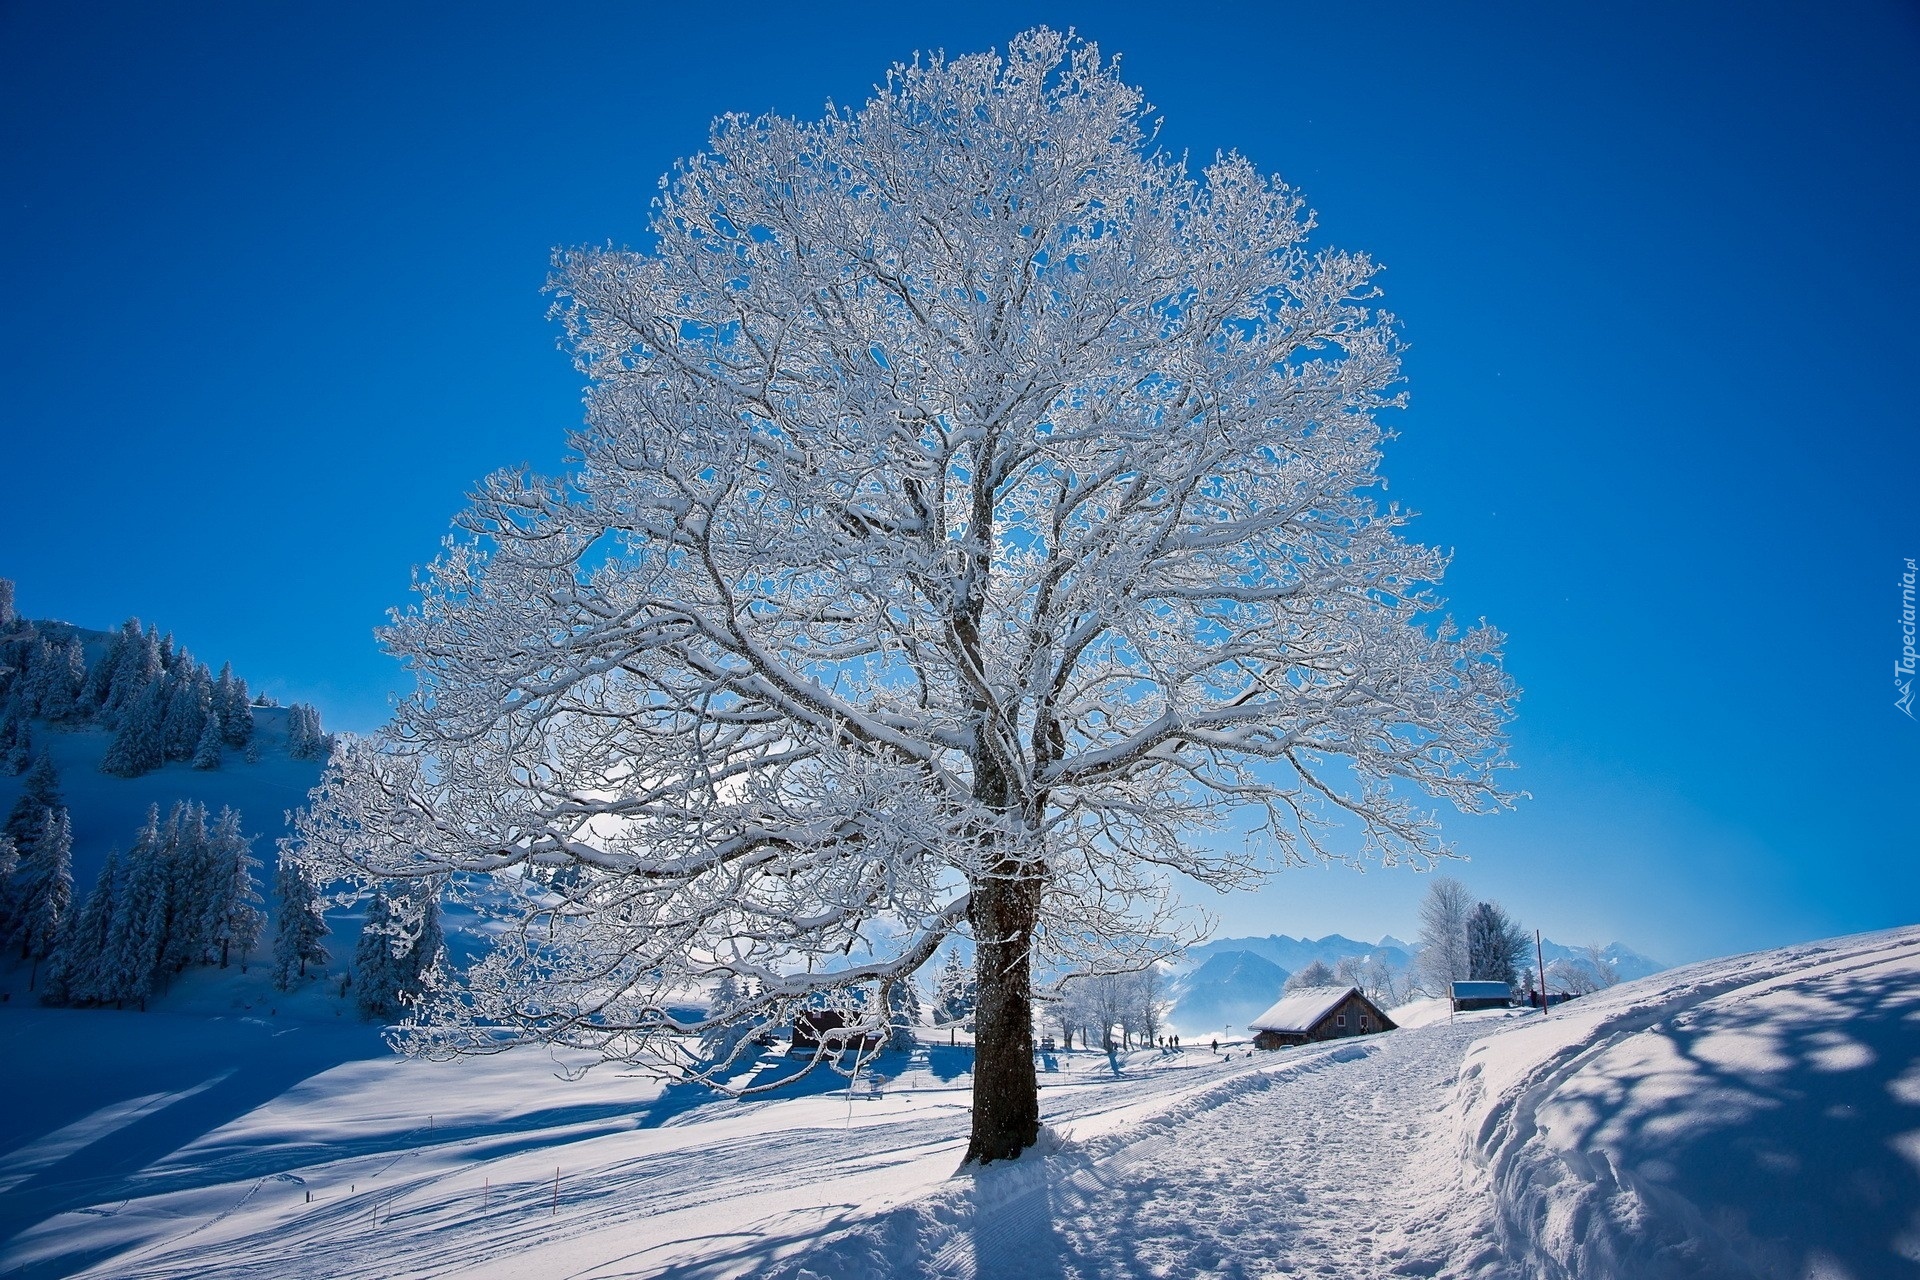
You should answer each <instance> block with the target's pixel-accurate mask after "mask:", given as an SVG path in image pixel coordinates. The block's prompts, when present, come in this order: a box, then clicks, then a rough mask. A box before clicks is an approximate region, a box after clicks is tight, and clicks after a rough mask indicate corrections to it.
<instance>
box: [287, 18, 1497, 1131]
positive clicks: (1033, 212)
mask: <svg viewBox="0 0 1920 1280" xmlns="http://www.w3.org/2000/svg"><path fill="white" fill-rule="evenodd" d="M1146 110H1147V108H1146V106H1145V103H1144V101H1143V99H1142V97H1141V96H1140V94H1139V92H1138V91H1137V90H1135V89H1133V88H1131V87H1130V86H1128V85H1127V84H1126V83H1125V82H1123V81H1122V80H1121V79H1120V77H1119V75H1118V71H1117V68H1116V67H1115V65H1114V64H1113V63H1111V62H1110V61H1104V60H1102V58H1101V57H1100V56H1099V54H1098V52H1097V51H1096V50H1095V48H1094V47H1093V46H1092V45H1090V44H1087V43H1084V42H1081V41H1077V40H1075V39H1073V38H1071V37H1066V36H1062V35H1059V34H1057V33H1054V32H1051V31H1046V30H1037V31H1033V32H1029V33H1027V34H1025V35H1022V36H1020V37H1018V38H1017V39H1015V40H1014V41H1013V42H1012V43H1011V44H1010V46H1009V48H1008V50H1007V52H1006V54H1005V56H1004V57H1001V56H997V55H982V56H973V57H964V58H958V59H953V60H947V59H944V58H940V57H933V58H925V59H922V60H920V61H918V62H916V63H915V64H913V65H911V66H899V67H896V68H895V69H894V70H893V72H892V73H891V74H890V75H889V76H888V77H887V80H886V82H885V84H884V85H883V86H882V87H881V88H880V89H878V90H877V91H876V93H875V95H874V96H873V98H872V99H871V100H870V101H869V102H868V103H866V105H865V106H863V107H861V108H858V109H839V108H835V109H833V110H831V111H830V112H829V113H828V114H827V115H826V116H825V118H823V119H819V120H812V121H803V120H792V119H785V118H780V117H773V116H767V117H760V118H753V119H750V118H746V117H743V116H728V117H725V118H723V119H721V120H720V121H719V122H718V123H717V125H716V126H715V129H714V132H713V136H712V142H711V148H710V150H708V151H707V152H705V153H704V154H701V155H698V156H695V157H694V158H692V159H690V160H688V161H686V162H684V163H683V164H681V165H680V166H679V167H678V168H677V169H676V170H675V171H674V173H673V174H672V175H671V176H670V177H669V179H668V180H667V181H666V182H665V183H664V184H663V190H662V193H661V195H660V197H659V200H658V202H657V205H656V207H655V211H654V215H653V218H652V223H651V237H650V239H649V242H648V244H647V245H646V246H645V247H643V248H641V249H637V250H624V249H613V248H591V249H580V250H574V251H568V252H562V253H560V254H558V255H557V257H556V268H555V274H554V279H553V288H554V290H555V292H556V293H557V294H558V295H559V297H560V299H561V301H560V303H559V306H558V310H559V312H560V314H561V315H562V317H563V319H564V322H565V326H566V332H567V334H568V337H569V341H570V343H571V346H572V350H573V352H574V354H575V357H576V360H577V362H578V365H579V368H580V369H581V370H582V372H583V373H584V374H585V375H586V377H587V378H588V379H589V381H590V384H591V389H590V393H589V407H588V413H587V419H586V423H585V426H584V427H583V428H582V429H581V430H580V431H579V432H577V434H576V435H575V436H574V438H573V441H572V445H573V450H574V452H575V454H576V455H577V465H575V466H574V468H573V469H572V470H571V471H570V472H569V473H568V474H566V475H564V476H562V477H559V478H555V479H545V478H538V477H534V476H531V475H528V474H524V473H521V472H503V473H501V474H497V475H495V476H493V477H492V478H490V479H489V480H487V481H486V482H485V483H484V484H483V485H482V486H481V487H480V489H479V491H478V493H477V494H476V496H475V498H474V500H473V503H472V506H471V507H470V509H469V510H468V511H467V513H466V514H465V515H464V516H463V517H461V519H460V520H459V522H458V529H459V534H458V536H457V537H455V538H453V539H450V540H449V542H448V545H447V547H446V549H445V551H444V552H443V554H442V555H441V556H440V557H439V558H438V559H437V560H436V561H435V562H434V563H433V564H432V565H430V566H429V567H428V568H427V569H425V570H424V571H423V573H422V574H421V578H420V584H419V590H420V601H419V605H418V607H417V609H415V610H414V611H411V612H409V613H407V614H405V615H403V616H399V617H397V618H396V620H395V622H394V624H393V625H392V626H391V627H390V628H389V629H388V630H387V631H386V632H385V642H386V644H387V646H388V647H389V649H390V651H391V652H393V653H394V654H396V655H398V656H399V657H400V658H401V659H402V660H403V661H405V662H406V663H407V664H409V665H410V666H411V667H412V669H413V670H414V672H415V674H416V676H417V680H418V688H417V691H416V693H415V694H414V695H413V696H412V697H411V698H410V699H409V700H408V701H406V702H405V703H404V704H403V705H402V706H401V707H400V709H399V711H398V712H397V714H396V718H395V721H394V723H393V725H392V726H391V728H390V729H389V730H388V731H387V732H386V733H385V734H384V735H382V736H381V737H380V738H378V739H376V740H366V741H361V742H358V743H354V744H351V745H349V746H347V747H346V748H345V749H344V750H342V751H341V752H338V753H336V755H335V757H334V759H333V762H332V764H331V766H330V768H329V770H328V772H327V774H326V776H325V778H324V779H323V783H322V791H321V793H320V794H319V796H318V797H317V802H316V804H315V805H314V807H313V809H312V811H311V813H310V814H309V815H308V816H307V817H306V818H305V819H304V820H303V821H302V822H301V824H300V828H299V831H298V842H299V844H300V845H301V846H302V847H304V849H305V850H306V851H307V853H308V855H309V856H310V857H311V858H312V859H314V860H315V861H316V863H317V864H319V865H321V866H323V867H324V869H325V873H326V874H327V875H329V876H334V875H342V874H344V875H347V876H350V877H354V878H355V879H357V881H358V882H359V884H360V887H361V888H362V889H363V890H364V889H367V888H369V887H371V885H373V884H375V883H378V882H382V881H391V880H396V879H399V880H409V879H411V880H419V879H436V880H441V881H450V882H451V883H450V884H449V885H448V888H449V890H450V891H451V892H454V893H456V894H467V895H470V897H471V900H472V901H473V903H474V905H475V906H476V907H477V908H480V909H482V910H491V911H497V912H501V913H504V914H506V915H507V916H509V917H510V918H511V919H510V923H511V926H512V927H508V928H504V929H501V930H499V931H498V932H497V933H496V937H497V938H498V941H497V943H496V944H495V945H494V947H493V949H492V950H491V951H490V953H489V954H488V955H486V956H485V957H484V958H483V959H482V960H480V961H478V962H477V963H476V964H475V965H474V966H472V967H471V968H470V969H469V970H468V971H467V972H466V974H465V975H464V979H463V980H462V981H460V982H455V983H451V984H449V985H448V986H446V987H445V988H442V989H441V990H440V991H439V993H438V996H437V999H436V1000H434V1001H430V1002H429V1004H428V1005H427V1006H426V1007H424V1008H423V1009H422V1010H421V1012H420V1015H419V1018H418V1020H417V1023H416V1025H415V1026H414V1027H413V1029H412V1032H411V1035H412V1040H411V1044H412V1046H413V1047H414V1048H416V1049H418V1050H422V1051H426V1052H462V1051H486V1050H489V1049H492V1048H496V1047H498V1046H501V1045H503V1044H505V1043H507V1042H509V1041H510V1040H511V1039H512V1038H514V1037H513V1035H512V1033H514V1032H517V1033H519V1035H520V1036H522V1037H535V1038H545V1039H549V1040H554V1041H561V1042H565V1043H570V1044H578V1045H585V1046H588V1047H591V1048H595V1049H598V1050H600V1051H602V1052H603V1053H605V1054H608V1055H610V1056H614V1057H618V1058H621V1059H624V1060H626V1061H629V1062H637V1063H647V1062H651V1063H654V1064H656V1065H657V1066H658V1067H659V1069H661V1070H677V1069H679V1068H680V1066H681V1064H682V1063H683V1062H684V1061H685V1058H686V1056H687V1055H685V1054H684V1053H682V1052H681V1050H680V1049H679V1047H678V1046H679V1045H680V1044H681V1043H682V1038H683V1037H685V1036H687V1035H698V1034H699V1033H701V1032H702V1031H703V1030H704V1029H705V1026H704V1024H703V1023H702V1022H700V1021H698V1020H690V1019H689V1018H687V1017H686V1016H684V1015H682V1014H678V1013H676V1012H675V1011H674V1009H675V1007H676V1006H678V1007H684V1002H683V1001H681V1000H680V999H679V995H680V993H683V992H685V991H686V990H688V989H689V988H690V987H691V986H693V984H695V983H703V984H704V983H711V982H713V981H714V980H716V979H718V978H719V977H721V976H723V975H725V974H728V973H732V974H734V975H736V976H738V977H741V978H745V979H750V980H751V982H752V989H753V991H754V996H753V997H752V998H751V999H750V1000H748V1001H746V1002H745V1003H744V1005H743V1006H741V1007H737V1008H735V1009H734V1010H732V1011H731V1013H732V1016H739V1017H752V1016H761V1017H764V1016H767V1015H768V1014H769V1013H771V1012H776V1011H784V1010H790V1009H792V1008H794V1007H795V1006H796V1005H797V1004H798V1003H799V1002H800V1001H803V1000H806V999H809V998H812V997H815V996H817V995H818V994H819V993H820V992H821V991H822V990H824V989H832V988H848V987H853V986H864V987H866V988H868V989H869V990H872V989H874V988H876V987H878V986H879V985H882V984H884V983H885V982H887V981H889V980H892V979H895V978H899V977H902V976H904V975H906V974H908V973H911V972H913V971H914V970H915V969H916V968H918V967H919V966H921V965H922V964H923V963H924V962H925V961H926V960H927V959H928V958H929V957H930V956H932V955H933V954H934V953H935V951H936V950H937V949H938V948H939V947H940V946H941V944H942V942H943V941H944V940H945V939H947V938H948V937H949V936H951V935H953V934H955V933H957V932H960V931H965V932H967V933H969V934H970V935H971V938H972V941H973V945H974V953H975V957H976V968H977V972H978V988H979V1005H978V1008H977V1010H976V1015H975V1016H976V1026H977V1034H978V1039H977V1055H978V1056H977V1061H976V1073H975V1076H974V1080H975V1105H974V1110H973V1133H972V1141H971V1145H970V1147H969V1158H970V1159H972V1160H977V1161H987V1160H992V1159H998V1158H1002V1157H1009V1156H1013V1155H1016V1154H1018V1153H1019V1152H1020V1151H1021V1150H1023V1149H1024V1148H1025V1147H1027V1146H1028V1145H1029V1144H1031V1143H1032V1142H1033V1141H1034V1140H1035V1138H1036V1136H1037V1134H1038V1128H1039V1109H1038V1101H1037V1094H1036V1092H1035V1076H1034V1066H1033V1059H1032V1056H1031V1053H1030V1049H1031V1045H1032V1000H1031V997H1032V988H1033V979H1034V975H1035V973H1036V971H1037V970H1038V969H1039V967H1040V966H1043V965H1044V966H1046V967H1047V971H1050V972H1055V973H1058V972H1073V971H1079V972H1093V971H1113V970H1115V969H1119V968H1128V967H1130V968H1134V969H1137V968H1139V967H1141V966H1142V965H1144V964H1145V963H1147V962H1149V961H1150V960H1151V959H1152V957H1153V956H1154V955H1155V954H1158V949H1157V947H1156V945H1155V943H1154V942H1153V939H1155V938H1156V937H1162V936H1164V935H1165V934H1166V933H1167V931H1168V930H1169V927H1170V925H1169V919H1168V912H1169V911H1170V910H1171V907H1172V898H1171V891H1170V889H1169V887H1168V885H1169V881H1168V875H1169V873H1172V872H1179V873H1182V874H1184V875H1186V876H1188V877H1191V878H1193V879H1195V880H1198V881H1199V882H1201V883H1203V884H1207V885H1212V886H1216V887H1229V886H1238V885H1243V884H1246V883H1249V882H1250V880H1251V879H1252V878H1253V877H1254V876H1255V875H1256V874H1257V872H1258V870H1259V869H1260V867H1261V865H1263V863H1265V862H1266V861H1268V860H1269V859H1271V858H1272V857H1273V856H1274V855H1277V856H1278V858H1279V859H1280V860H1283V861H1293V860H1302V859H1306V858H1309V857H1312V856H1315V855H1318V854H1322V853H1328V852H1338V853H1349V852H1351V849H1350V847H1348V846H1345V845H1340V844H1339V843H1338V842H1337V841H1333V840H1330V839H1329V837H1328V831H1329V826H1328V824H1329V822H1330V820H1331V819H1332V818H1334V817H1336V816H1345V817H1348V818H1351V819H1352V820H1353V829H1355V830H1357V831H1358V832H1359V833H1360V834H1361V836H1362V837H1363V838H1364V840H1365V841H1366V842H1367V843H1368V844H1369V845H1370V847H1371V848H1372V849H1373V850H1375V851H1377V852H1380V853H1382V854H1384V855H1385V856H1387V857H1389V858H1396V857H1405V856H1413V857H1424V856H1426V855H1428V854H1430V853H1431V852H1433V851H1434V849H1435V848H1436V840H1437V837H1436V828H1435V823H1434V820H1433V817H1432V815H1431V814H1430V813H1429V812H1427V811H1426V809H1425V808H1423V807H1422V804H1421V801H1422V800H1423V799H1438V800H1443V801H1447V802H1450V803H1452V804H1454V805H1457V806H1460V807H1463V808H1467V809H1481V808H1486V807H1488V806H1491V805H1496V804H1498V803H1499V802H1500V800H1501V799H1502V796H1501V793H1500V792H1499V790H1498V788H1497V786H1496V777H1497V775H1496V773H1495V770H1496V769H1497V768H1498V767H1499V766H1500V765H1501V764H1502V762H1503V761H1502V752H1503V749H1504V748H1503V746H1502V740H1501V736H1500V735H1501V731H1502V727H1503V725H1504V722H1505V720H1506V718H1507V716H1508V715H1509V713H1510V705H1509V704H1510V701H1511V699H1512V697H1513V694H1514V691H1513V689H1512V686H1511V685H1510V683H1509V682H1508V680H1507V678H1506V676H1505V675H1504V673H1503V671H1502V669H1501V666H1500V660H1499V646H1500V643H1501V638H1500V636H1499V635H1498V634H1497V633H1496V632H1494V631H1493V630H1491V629H1490V628H1488V627H1486V626H1484V625H1482V626H1477V627H1473V628H1470V629H1467V630H1465V631H1461V630H1458V629H1456V628H1455V627H1454V626H1453V625H1452V624H1450V623H1448V622H1445V621H1442V620H1438V619H1437V618H1436V616H1435V614H1434V610H1435V608H1436V601H1435V599H1434V597H1433V595H1432V594H1431V591H1432V584H1433V583H1434V582H1435V581H1436V580H1437V579H1438V577H1439V576H1440V573H1441V571H1442V568H1443V565H1444V557H1443V556H1442V555H1441V554H1440V553H1439V552H1436V551H1433V550H1430V549H1428V548H1424V547H1421V546H1418V545H1415V544H1412V543H1410V542H1407V541H1405V540H1403V538H1402V536H1401V526H1402V525H1403V523H1404V516H1403V515H1402V513H1400V512H1398V511H1397V510H1395V509H1393V508H1390V507H1386V508H1383V507H1382V505H1381V504H1380V503H1379V502H1378V501H1377V499H1376V498H1375V496H1374V495H1373V490H1374V489H1375V488H1376V487H1377V486H1378V485H1379V480H1378V477H1377V475H1376V470H1375V468H1376V464H1377V462H1378V460H1379V453H1380V446H1381V442H1382V439H1383V428H1382V426H1381V425H1380V423H1379V422H1378V421H1376V415H1377V414H1378V413H1379V411H1381V410H1383V409H1386V408H1389V407H1391V406H1392V405H1393V404H1394V403H1395V402H1396V392H1395V390H1394V387H1395V383H1396V382H1397V380H1398V378H1399V365H1398V360H1397V356H1396V340H1395V333H1394V324H1393V321H1392V319H1391V317H1389V316H1387V315H1385V314H1383V313H1382V312H1380V311H1378V310H1376V309H1375V304H1374V301H1373V297H1374V292H1375V291H1374V286H1373V278H1374V274H1375V270H1376V268H1375V266H1374V264H1373V263H1372V262H1371V261H1370V260H1369V259H1368V258H1366V257H1365V256H1363V255H1357V254H1350V253H1343V252H1339V251H1336V250H1333V249H1329V248H1323V247H1314V246H1311V245H1310V244H1309V231H1310V229H1311V226H1312V221H1311V218H1310V216H1309V215H1308V214H1307V212H1306V210H1305V207H1304V205H1303V202H1302V199H1301V197H1300V196H1299V195H1298V194H1296V193H1295V192H1294V191H1293V190H1292V189H1291V188H1289V187H1287V186H1286V185H1284V184H1283V183H1281V182H1280V181H1279V180H1277V179H1274V178H1270V177H1267V176H1265V175H1263V174H1262V173H1261V172H1260V171H1258V170H1257V169H1255V168H1254V166H1253V165H1252V164H1250V163H1249V162H1248V161H1246V160H1245V159H1242V158H1241V157H1239V156H1238V155H1228V156H1223V157H1221V158H1219V159H1217V160H1216V161H1215V162H1213V163H1212V164H1210V165H1207V166H1206V167H1204V168H1201V169H1193V168H1190V167H1189V166H1188V164H1187V163H1186V161H1185V160H1184V159H1183V158H1182V157H1181V156H1179V155H1177V154H1173V153H1170V152H1168V151H1166V150H1164V149H1163V148H1160V147H1159V146H1158V145H1157V144H1156V143H1155V142H1154V139H1153V135H1152V132H1151V127H1152V122H1151V120H1150V119H1149V117H1148V116H1147V115H1146ZM1249 817H1250V818H1251V821H1250V822H1249ZM1228 822H1232V823H1235V824H1242V825H1251V826H1256V827H1259V828H1260V829H1261V831H1262V833H1263V834H1264V837H1265V838H1266V843H1265V845H1264V846H1262V845H1260V844H1259V843H1258V842H1256V843H1254V844H1252V845H1247V844H1244V843H1243V842H1242V841H1241V840H1240V839H1239V837H1238V836H1237V835H1236V836H1235V837H1233V838H1231V839H1222V840H1218V841H1210V840H1206V839H1196V838H1195V835H1194V833H1196V832H1197V831H1200V830H1202V829H1205V828H1209V827H1217V826H1220V825H1222V824H1225V823H1228ZM1115 950H1120V951H1125V952H1127V953H1128V954H1125V955H1118V956H1116V955H1114V954H1112V953H1113V952H1114V951H1115ZM868 1007H869V1008H873V1007H874V1006H873V1005H871V1004H869V1006H868ZM879 1029H880V1028H879V1027H878V1026H875V1027H873V1028H871V1030H874V1031H878V1030H879Z"/></svg>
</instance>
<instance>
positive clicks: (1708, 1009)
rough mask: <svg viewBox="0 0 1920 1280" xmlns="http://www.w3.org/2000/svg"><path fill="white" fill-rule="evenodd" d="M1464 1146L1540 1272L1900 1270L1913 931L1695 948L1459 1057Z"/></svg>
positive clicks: (1914, 1221)
mask: <svg viewBox="0 0 1920 1280" xmlns="http://www.w3.org/2000/svg"><path fill="white" fill-rule="evenodd" d="M1460 1110H1461V1123H1462V1126H1463V1134H1464V1141H1465V1146H1466V1150H1467V1152H1468V1155H1469V1156H1470V1159H1471V1161H1472V1164H1473V1165H1474V1167H1475V1168H1476V1169H1477V1171H1478V1177H1479V1180H1480V1183H1481V1185H1482V1186H1483V1187H1484V1189H1485V1192H1486V1194H1487V1195H1488V1196H1489V1198H1490V1199H1491V1200H1492V1202H1493V1203H1494V1205H1495V1206H1496V1209H1497V1213H1496V1219H1495V1221H1496V1224H1497V1234H1498V1238H1499V1241H1500V1243H1501V1245H1502V1247H1503V1249H1504V1251H1505V1252H1506V1253H1507V1254H1508V1255H1509V1256H1512V1257H1516V1258H1524V1259H1525V1260H1526V1261H1527V1263H1528V1264H1529V1269H1530V1271H1531V1272H1532V1273H1533V1274H1537V1275H1542V1276H1552V1277H1560V1276H1568V1277H1571V1276H1634V1277H1647V1278H1649V1280H1658V1278H1660V1277H1676V1278H1677V1277H1682V1276H1689V1277H1690V1276H1722V1275H1724V1276H1748V1275H1753V1276H1791V1277H1828V1276H1831V1277H1840V1276H1861V1277H1867V1276H1876V1277H1894V1276H1920V929H1914V928H1909V929H1901V930H1895V931H1892V932H1888V933H1880V934H1866V935H1861V936H1858V937H1852V938H1841V939H1835V940H1833V941H1829V942H1821V943H1812V944H1807V945H1804V946H1798V947H1787V948H1783V949H1781V950H1778V951H1767V952H1759V953H1755V954H1753V955H1749V956H1739V957H1735V958H1733V959H1730V960H1716V961H1709V962H1707V963H1704V964H1698V965H1692V966H1689V967H1687V968H1684V969H1678V970H1673V971H1671V972H1669V973H1665V974H1662V975H1660V976H1658V977H1656V978H1651V979H1643V980H1641V981H1639V982H1634V983H1629V984H1625V985H1622V986H1620V987H1616V988H1614V989H1612V990H1611V991H1608V992H1606V993H1604V994H1602V995H1596V996H1590V997H1587V998H1585V999H1582V1000H1579V1001H1575V1002H1574V1003H1572V1004H1569V1005H1566V1006H1564V1007H1563V1008H1561V1009H1557V1010H1555V1013H1554V1016H1553V1017H1550V1018H1546V1019H1540V1018H1529V1019H1526V1020H1525V1021H1524V1022H1523V1023H1522V1024H1520V1027H1519V1029H1518V1030H1515V1031H1513V1032H1512V1033H1510V1034H1507V1035H1502V1036H1499V1037H1496V1038H1494V1039H1490V1040H1488V1041H1486V1042H1484V1043H1482V1044H1480V1045H1478V1046H1476V1047H1475V1049H1474V1050H1473V1052H1472V1053H1470V1054H1469V1055H1468V1058H1467V1063H1466V1066H1465V1068H1464V1069H1463V1072H1462V1094H1461V1100H1460Z"/></svg>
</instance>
